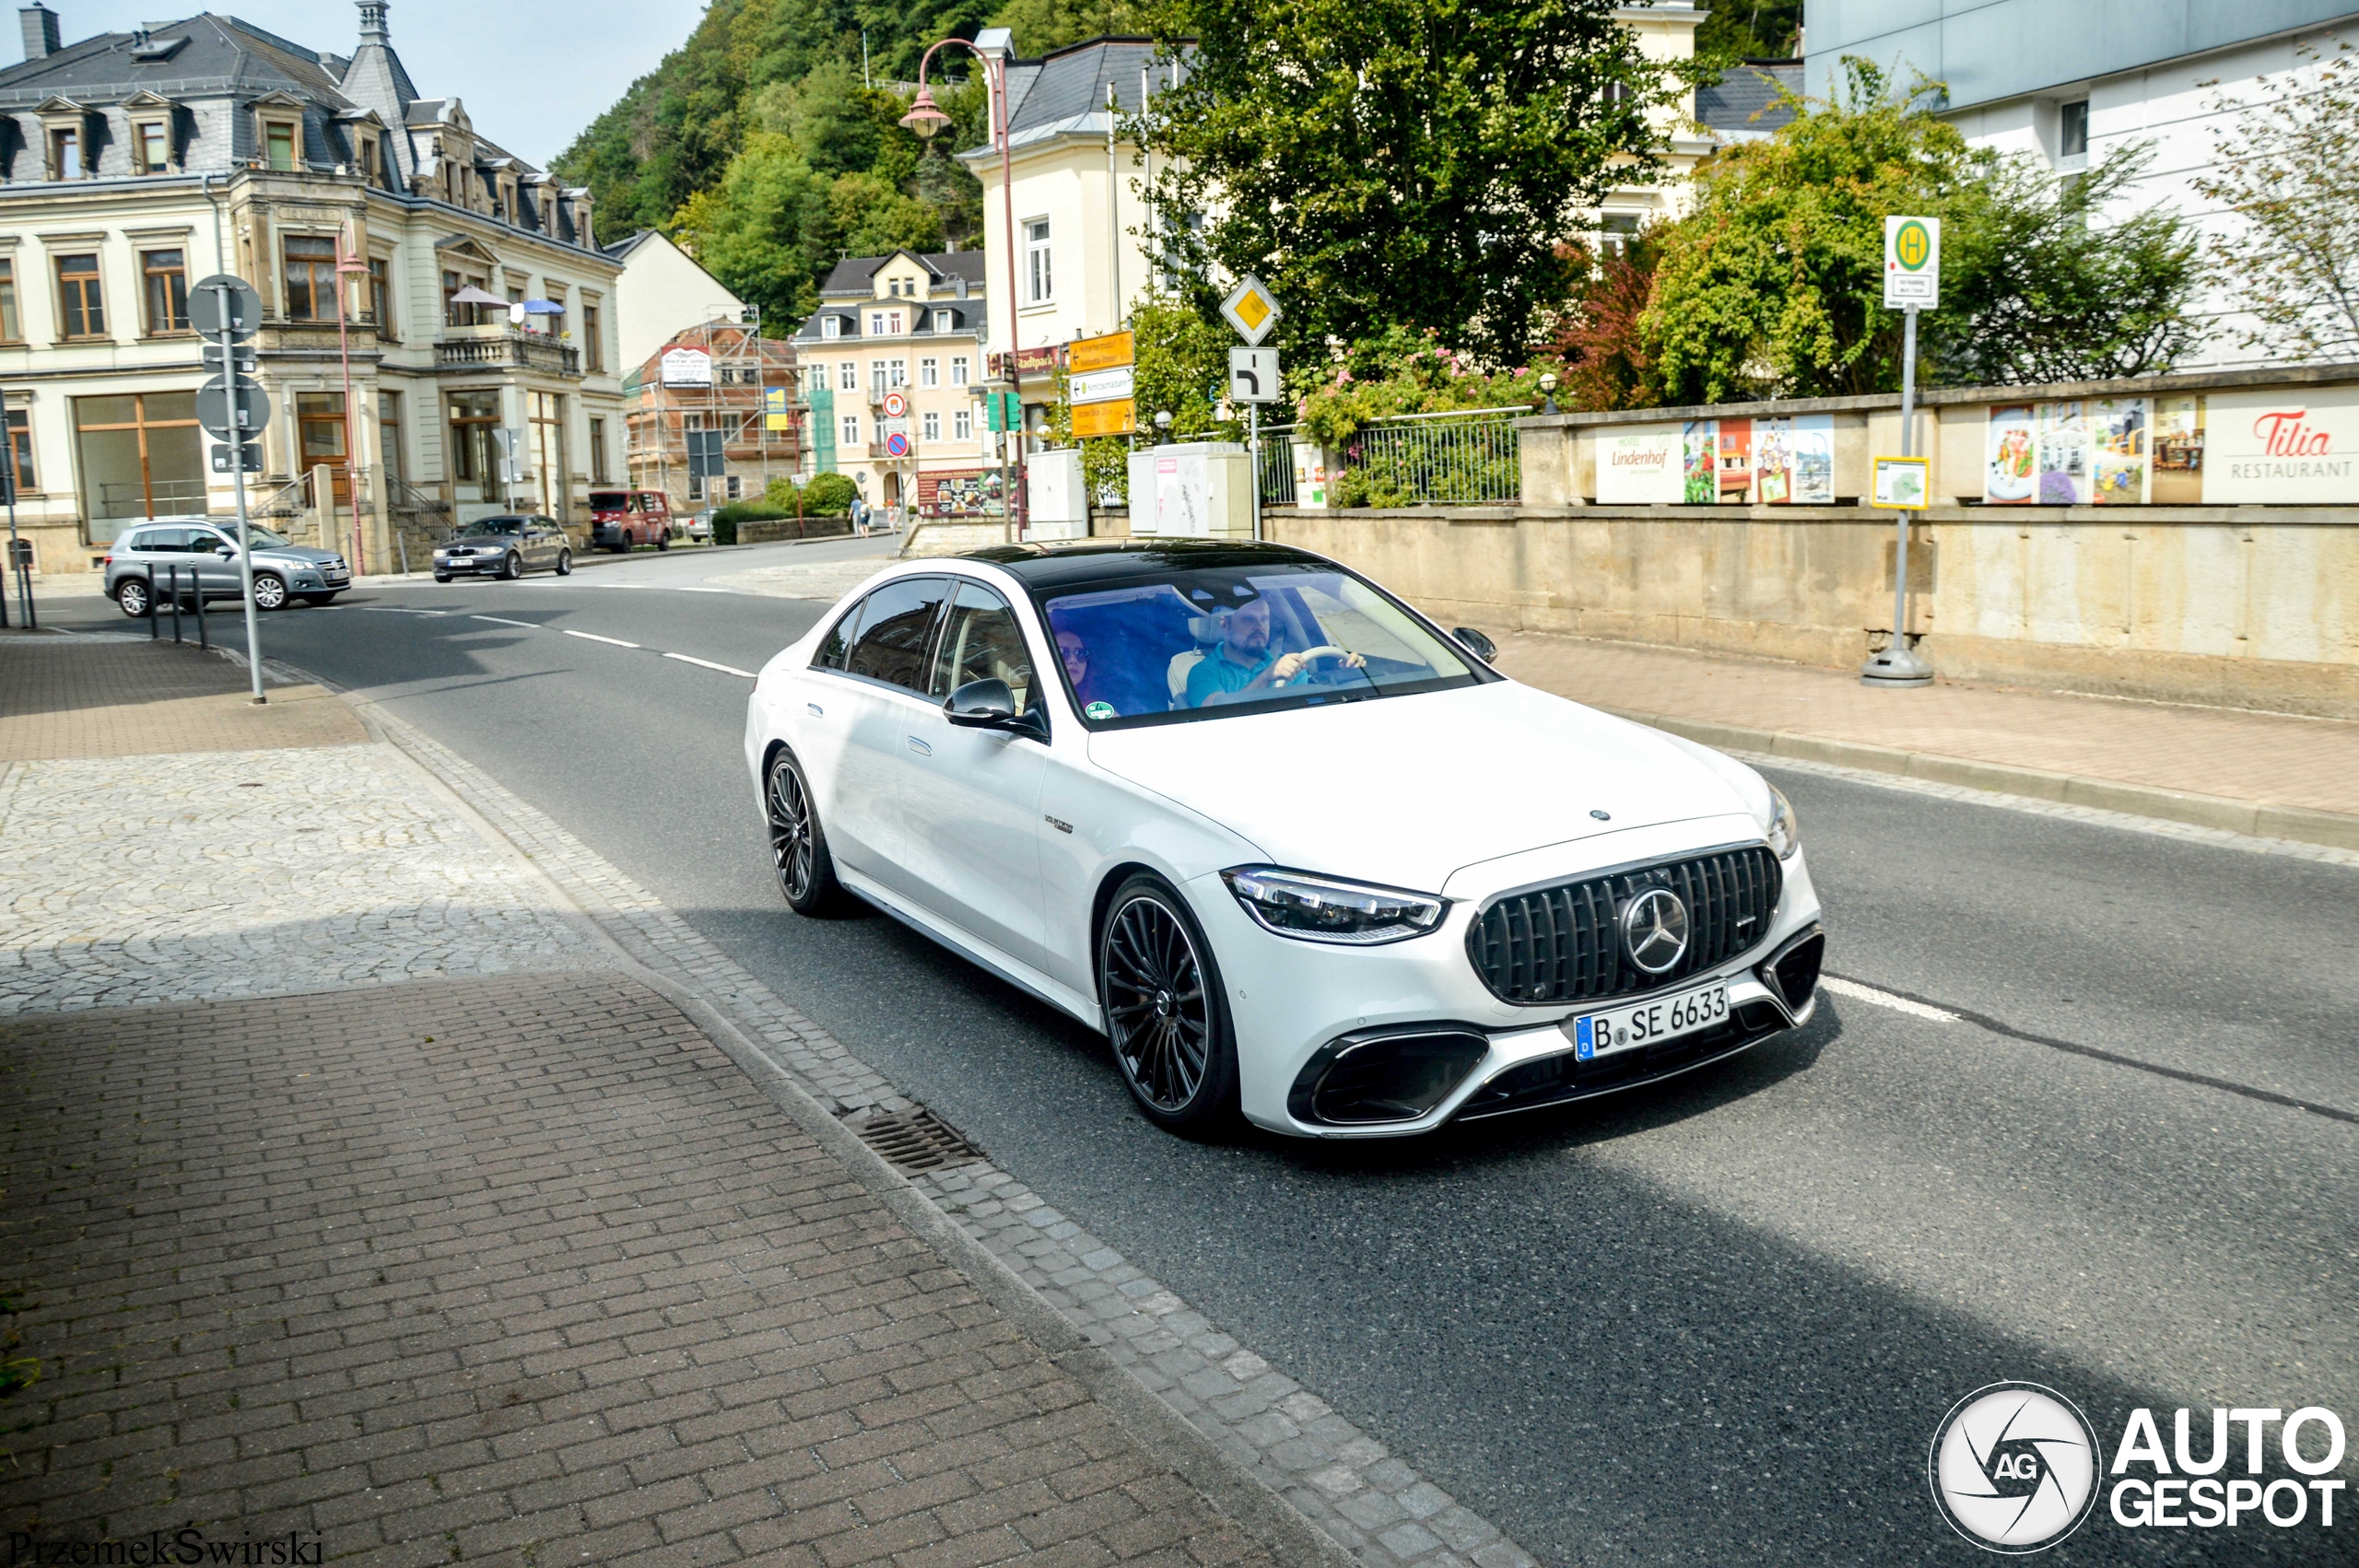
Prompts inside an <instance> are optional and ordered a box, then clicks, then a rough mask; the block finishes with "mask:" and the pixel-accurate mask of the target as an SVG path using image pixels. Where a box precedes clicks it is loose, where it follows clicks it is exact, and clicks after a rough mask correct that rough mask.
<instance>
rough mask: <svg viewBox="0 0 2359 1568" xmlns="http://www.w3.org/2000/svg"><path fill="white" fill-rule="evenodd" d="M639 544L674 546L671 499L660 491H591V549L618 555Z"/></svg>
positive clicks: (663, 548)
mask: <svg viewBox="0 0 2359 1568" xmlns="http://www.w3.org/2000/svg"><path fill="white" fill-rule="evenodd" d="M640 544H652V545H654V546H655V547H656V548H657V549H659V550H668V549H670V548H671V547H672V498H671V497H668V496H666V495H665V494H664V493H663V491H661V490H593V491H591V492H590V547H591V548H592V549H593V550H613V551H615V552H616V553H617V554H619V553H621V552H623V551H625V550H629V549H632V548H634V547H635V546H638V545H640Z"/></svg>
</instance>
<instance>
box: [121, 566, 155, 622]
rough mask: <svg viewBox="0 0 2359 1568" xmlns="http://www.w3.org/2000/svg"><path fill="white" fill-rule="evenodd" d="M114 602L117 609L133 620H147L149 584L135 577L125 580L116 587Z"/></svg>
mask: <svg viewBox="0 0 2359 1568" xmlns="http://www.w3.org/2000/svg"><path fill="white" fill-rule="evenodd" d="M114 602H115V605H116V607H117V608H119V609H121V610H122V611H123V614H126V615H129V616H130V617H131V618H132V619H134V620H145V619H146V618H147V583H146V582H144V581H142V580H141V579H138V578H135V577H127V578H124V579H123V580H122V581H121V582H119V583H116V584H115V585H114Z"/></svg>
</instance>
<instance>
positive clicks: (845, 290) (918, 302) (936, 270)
mask: <svg viewBox="0 0 2359 1568" xmlns="http://www.w3.org/2000/svg"><path fill="white" fill-rule="evenodd" d="M893 256H908V257H910V258H911V259H912V260H914V261H917V262H918V263H921V264H922V265H923V266H924V267H925V269H926V271H927V273H928V274H929V275H930V277H929V280H928V283H927V296H926V298H907V299H900V300H886V301H880V303H884V304H896V305H901V306H904V307H905V308H907V309H909V310H910V311H911V320H910V335H911V336H916V337H930V336H933V333H934V326H933V313H934V312H935V311H936V310H948V311H950V312H951V313H952V314H951V322H952V325H951V327H950V330H949V335H951V336H956V337H972V336H974V335H975V333H976V332H977V330H978V329H979V328H980V327H981V325H982V322H983V279H984V276H985V267H986V264H987V262H988V258H987V257H986V256H985V255H984V254H983V252H980V251H929V252H926V253H924V254H922V255H920V254H919V253H918V252H915V251H896V252H893V254H892V255H891V256H846V257H845V258H844V259H843V260H842V261H839V262H838V263H836V264H835V267H834V268H833V270H831V271H830V272H829V273H828V274H827V282H826V283H824V284H822V285H821V286H820V288H819V298H821V300H822V301H823V303H822V304H821V305H820V307H819V309H818V310H815V311H813V312H812V313H811V314H810V316H808V317H807V318H805V319H804V322H803V324H802V325H801V326H800V327H798V328H796V329H795V333H794V340H795V341H796V342H797V343H817V342H838V341H851V340H854V339H857V338H859V337H860V336H862V335H863V334H862V332H861V310H862V309H863V307H865V306H866V305H867V304H868V303H869V302H870V301H871V300H873V299H874V298H875V296H876V270H877V269H878V268H879V267H881V266H883V265H884V264H885V263H887V262H889V261H891V260H892V259H893ZM961 279H964V280H965V281H966V284H967V294H966V297H965V298H959V297H958V294H957V287H958V284H959V281H960V280H961ZM829 316H833V317H835V318H836V335H835V337H834V338H827V337H825V336H824V334H823V329H822V328H821V326H820V322H821V321H822V320H824V319H825V318H827V317H829Z"/></svg>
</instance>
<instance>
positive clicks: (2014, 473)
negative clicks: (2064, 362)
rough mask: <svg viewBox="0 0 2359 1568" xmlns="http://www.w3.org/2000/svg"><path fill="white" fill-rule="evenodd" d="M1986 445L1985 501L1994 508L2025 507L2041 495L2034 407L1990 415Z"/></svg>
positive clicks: (2003, 408) (2018, 405) (2008, 406)
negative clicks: (2036, 476) (2032, 413)
mask: <svg viewBox="0 0 2359 1568" xmlns="http://www.w3.org/2000/svg"><path fill="white" fill-rule="evenodd" d="M1983 440H1984V445H1983V452H1984V459H1983V470H1982V499H1983V500H1984V502H1985V503H1986V504H1988V505H1990V506H1994V507H2025V506H2029V505H2030V504H2031V500H2032V497H2034V496H2035V495H2036V494H2038V491H2039V486H2038V484H2037V482H2036V478H2035V477H2034V476H2035V475H2036V474H2037V472H2038V469H2037V467H2036V464H2037V462H2038V461H2039V459H2038V454H2037V453H2036V451H2034V447H2035V445H2036V443H2035V441H2034V439H2033V436H2032V423H2031V404H2027V403H2010V404H2001V405H2000V406H1998V407H1996V408H1993V409H1992V410H1991V411H1990V424H1989V430H1988V431H1987V432H1986V434H1985V436H1984V438H1983Z"/></svg>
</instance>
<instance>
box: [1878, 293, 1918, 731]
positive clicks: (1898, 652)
mask: <svg viewBox="0 0 2359 1568" xmlns="http://www.w3.org/2000/svg"><path fill="white" fill-rule="evenodd" d="M1901 323H1902V324H1901V329H1900V455H1901V456H1903V457H1914V456H1916V455H1917V307H1916V306H1914V305H1910V306H1908V307H1907V308H1906V309H1905V310H1902V312H1901ZM1912 515H1913V514H1911V513H1909V512H1907V511H1901V512H1898V513H1896V514H1895V521H1894V528H1895V533H1894V538H1893V549H1892V642H1891V644H1890V645H1889V646H1888V647H1886V648H1885V649H1884V650H1883V651H1882V652H1880V653H1872V654H1870V655H1869V656H1868V661H1867V663H1866V664H1864V665H1862V666H1861V667H1860V684H1861V685H1871V686H1925V685H1932V682H1933V667H1932V666H1931V664H1928V663H1926V662H1925V660H1924V658H1923V656H1922V655H1920V654H1919V653H1918V651H1917V650H1916V649H1913V648H1911V647H1909V646H1908V524H1909V521H1910V518H1911V516H1912Z"/></svg>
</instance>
